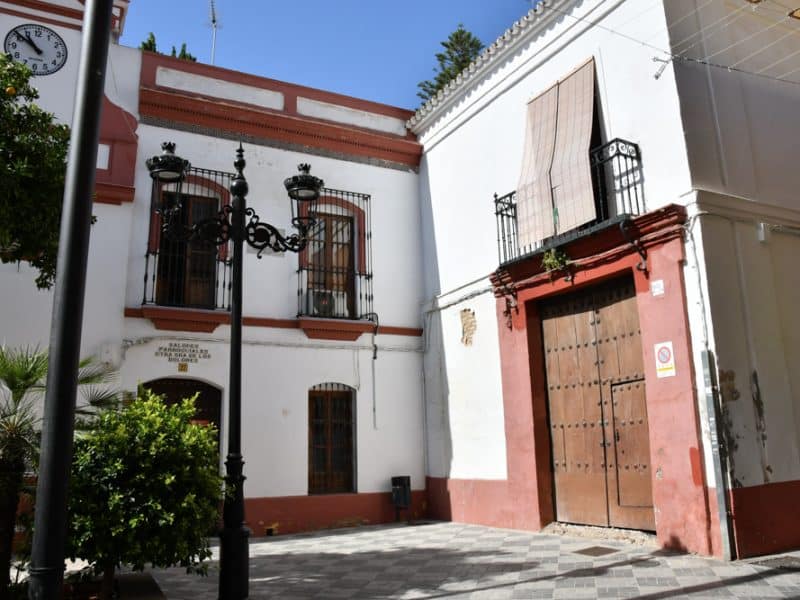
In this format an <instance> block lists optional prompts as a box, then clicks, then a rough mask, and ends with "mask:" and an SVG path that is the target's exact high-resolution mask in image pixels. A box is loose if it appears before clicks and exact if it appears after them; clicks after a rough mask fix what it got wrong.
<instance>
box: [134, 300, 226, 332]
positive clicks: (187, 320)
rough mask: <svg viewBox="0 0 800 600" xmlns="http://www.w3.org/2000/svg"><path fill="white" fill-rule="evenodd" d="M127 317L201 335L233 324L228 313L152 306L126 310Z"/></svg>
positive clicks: (172, 329) (165, 328)
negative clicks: (148, 320) (147, 320)
mask: <svg viewBox="0 0 800 600" xmlns="http://www.w3.org/2000/svg"><path fill="white" fill-rule="evenodd" d="M125 316H126V317H134V318H140V319H141V318H144V319H150V320H151V321H152V322H153V325H155V328H156V329H161V330H165V331H193V332H199V333H211V332H213V331H214V330H215V329H216V328H217V327H219V326H220V325H223V324H224V325H227V324H229V323H230V322H231V315H230V313H229V312H227V311H222V310H203V309H197V308H172V307H165V306H152V305H145V306H142V307H140V308H126V309H125Z"/></svg>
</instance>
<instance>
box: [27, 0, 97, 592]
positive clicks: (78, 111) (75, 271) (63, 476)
mask: <svg viewBox="0 0 800 600" xmlns="http://www.w3.org/2000/svg"><path fill="white" fill-rule="evenodd" d="M111 9H112V2H111V0H90V1H89V2H87V3H86V11H85V15H84V23H83V42H82V45H81V61H80V66H79V68H78V85H77V91H76V95H75V113H74V116H73V119H72V137H71V141H70V150H69V158H68V160H67V165H68V167H67V179H66V182H65V186H64V204H63V207H62V212H61V233H60V237H59V247H58V263H57V268H56V285H55V290H54V295H53V316H52V323H51V326H50V350H49V356H50V364H49V367H48V370H47V391H46V393H45V400H44V418H43V420H42V450H41V456H40V461H39V465H40V467H39V478H38V482H37V484H36V511H35V513H34V520H35V525H34V531H33V548H32V551H31V568H30V583H29V587H28V598H31V599H32V600H50V599H51V598H59V597H60V596H61V582H62V580H63V577H64V542H65V540H66V532H67V486H68V482H69V471H70V464H71V462H72V435H73V428H74V423H73V421H74V418H75V397H76V393H77V392H76V390H77V386H78V380H77V377H78V362H79V356H80V346H81V326H82V323H83V303H84V297H85V292H86V263H87V259H88V255H89V229H90V223H91V217H92V191H93V189H94V179H95V170H96V167H97V140H98V137H99V133H100V107H101V106H102V101H103V86H104V81H105V74H106V58H107V56H108V41H109V37H110V35H111Z"/></svg>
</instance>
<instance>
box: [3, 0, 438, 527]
mask: <svg viewBox="0 0 800 600" xmlns="http://www.w3.org/2000/svg"><path fill="white" fill-rule="evenodd" d="M127 5H128V3H127V2H126V1H120V2H117V3H116V4H115V14H116V15H117V19H116V23H117V25H116V27H117V36H118V34H119V29H120V28H121V27H122V25H123V24H124V17H125V13H126V11H127V8H128V6H127ZM82 12H83V4H82V3H81V2H78V1H74V2H53V3H49V2H11V3H8V2H4V3H0V23H1V24H2V28H3V31H4V35H5V34H6V33H8V32H11V31H13V30H14V29H15V28H17V27H19V26H21V25H25V24H35V25H36V26H37V27H40V28H41V29H40V31H42V32H43V34H44V35H50V34H56V35H58V36H60V37H61V38H62V39H63V41H64V44H65V46H66V52H67V53H68V58H67V61H66V63H65V64H64V66H63V67H62V68H61V69H60V70H58V71H57V72H53V73H51V74H48V75H46V76H37V77H36V78H35V80H34V84H35V85H36V86H37V87H38V89H39V90H40V93H41V100H40V104H41V105H42V106H43V107H44V108H45V109H47V110H50V111H52V112H54V113H55V114H56V116H57V117H58V118H59V120H61V121H63V122H67V123H69V121H70V119H71V114H72V111H73V106H72V104H71V103H72V98H73V95H74V88H75V80H76V76H77V65H78V61H79V51H80V37H81V18H82ZM411 114H412V113H411V112H409V111H405V110H402V109H398V108H393V107H389V106H385V105H380V104H376V103H372V102H366V101H362V100H357V99H354V98H348V97H344V96H341V95H336V94H330V93H327V92H322V91H319V90H313V89H309V88H304V87H301V86H295V85H292V84H286V83H283V82H277V81H272V80H268V79H264V78H260V77H254V76H250V75H246V74H242V73H236V72H233V71H228V70H225V69H220V68H215V67H211V66H207V65H201V64H196V63H190V62H187V61H181V60H177V59H173V58H170V57H166V56H161V55H156V54H152V53H146V52H145V53H143V52H141V51H139V50H136V49H131V48H125V47H122V46H119V45H117V44H112V46H111V48H110V56H109V61H108V72H107V76H106V90H105V100H104V109H103V115H102V125H101V135H100V148H99V153H98V154H99V157H98V170H97V186H96V193H95V199H94V208H93V213H94V215H95V216H96V217H97V222H96V224H95V225H94V226H93V228H92V239H91V248H90V258H89V265H88V269H87V279H88V281H87V292H86V308H85V313H84V329H83V336H82V355H83V356H90V355H93V356H96V357H98V358H99V359H100V360H103V361H106V362H109V363H111V364H112V365H114V366H115V367H117V368H118V369H119V372H120V386H121V388H122V389H123V390H125V391H126V392H130V393H135V391H136V389H137V387H138V386H139V385H145V386H148V387H150V388H152V389H154V390H155V391H157V392H159V393H163V394H165V395H166V397H167V399H168V400H169V401H174V400H177V399H179V398H181V397H185V396H187V395H191V394H193V393H199V394H200V396H199V398H198V405H199V408H198V415H197V418H198V420H201V421H212V422H214V423H216V424H217V426H218V427H219V428H220V429H221V433H222V435H221V436H220V438H221V449H220V456H221V460H222V458H224V456H225V453H226V447H225V446H226V436H225V430H226V426H227V419H228V412H227V404H228V403H227V393H228V392H227V390H228V362H229V337H230V336H229V321H230V314H229V307H230V276H231V265H230V258H229V256H228V251H227V248H225V247H220V248H217V247H214V246H211V245H206V244H200V243H190V244H185V243H173V242H171V241H170V240H168V239H167V238H166V237H165V236H162V235H159V225H160V223H158V220H159V217H158V213H157V212H156V210H157V209H159V208H161V204H160V203H161V202H162V200H164V199H166V198H168V197H169V195H170V194H173V195H174V193H175V190H174V189H167V188H165V189H163V190H160V189H157V188H154V186H153V184H152V182H151V178H150V175H149V172H148V169H147V167H146V165H145V162H146V160H147V159H148V158H150V157H152V156H153V155H157V154H160V153H161V144H162V142H167V141H168V142H172V143H174V144H176V151H177V153H178V154H180V155H181V156H182V157H183V158H185V159H187V160H189V161H190V162H191V165H192V167H191V169H190V171H189V176H188V178H187V182H186V183H185V184H184V186H183V188H182V191H181V194H182V197H183V203H184V204H185V206H186V212H187V213H189V212H191V215H192V217H193V218H197V217H208V216H211V215H213V214H214V213H216V211H217V210H219V209H220V208H221V207H222V206H223V205H224V204H225V203H227V202H228V201H229V196H230V193H229V191H228V187H229V183H230V178H231V176H232V174H233V172H234V169H233V161H234V159H235V157H236V154H235V150H236V149H237V147H238V145H239V143H240V141H241V142H242V143H243V146H244V157H245V160H246V163H247V164H246V166H245V169H244V175H245V177H246V178H247V180H248V183H249V189H250V193H249V195H248V206H249V207H250V208H252V209H254V210H255V212H256V213H257V214H258V216H259V217H260V218H261V219H262V220H263V221H266V222H268V223H271V224H273V225H274V226H275V227H277V228H278V229H279V230H280V231H282V232H283V233H284V234H285V235H290V234H291V233H293V229H292V226H291V213H290V210H289V208H290V204H289V199H288V197H287V195H286V191H285V189H284V186H283V180H284V179H285V178H286V177H289V176H291V175H294V174H295V173H297V165H298V164H299V163H311V165H312V174H314V175H317V176H318V177H320V178H322V179H324V181H325V187H324V189H323V191H322V197H321V200H320V203H319V207H318V211H319V216H320V220H321V221H323V223H324V225H323V226H321V227H318V228H317V230H316V232H315V234H314V238H313V241H312V242H311V244H310V245H309V247H308V249H307V250H306V251H304V252H303V253H301V254H300V255H298V254H294V253H291V252H287V253H283V254H280V253H275V252H266V253H264V255H263V256H262V257H261V258H260V259H259V258H258V257H257V255H256V253H255V252H248V253H247V254H246V256H245V265H244V271H245V274H244V300H243V310H244V333H243V365H242V369H243V390H242V397H243V415H242V440H243V442H242V445H243V448H242V449H243V455H244V457H245V461H246V466H245V475H246V477H247V483H246V488H245V496H246V512H247V522H248V525H249V527H250V528H251V529H252V530H253V532H254V535H266V534H267V533H269V534H272V533H276V534H277V533H285V532H291V531H298V530H309V529H316V528H320V527H330V526H334V525H337V524H338V525H343V524H362V523H374V522H381V521H386V520H393V519H394V518H395V510H394V507H393V505H392V503H391V501H390V495H389V493H388V492H389V490H390V485H391V477H392V476H409V477H410V481H411V488H412V490H413V493H412V498H413V500H414V506H413V509H412V510H413V511H415V514H417V515H419V514H422V513H421V511H422V510H423V509H424V500H423V496H424V486H425V474H424V459H423V450H422V448H423V433H422V429H421V427H420V423H421V422H422V403H421V391H420V390H421V381H420V372H421V369H420V365H421V360H422V342H421V340H422V337H421V334H422V331H421V327H420V325H421V323H420V316H419V310H418V307H419V305H420V302H421V293H422V286H421V276H420V273H421V260H422V258H421V255H420V250H419V247H420V244H419V241H418V239H416V238H415V234H414V232H416V231H418V230H419V210H418V203H417V189H418V175H417V173H416V170H417V165H418V163H419V156H420V154H421V148H420V146H419V144H417V143H416V141H415V140H414V138H413V136H411V135H409V134H408V133H407V131H406V128H405V121H406V120H407V119H408V118H409V117H410V116H411ZM33 276H34V275H33V273H32V272H31V270H29V269H28V268H27V267H26V266H24V265H20V266H18V265H11V264H7V265H3V266H2V275H0V277H2V281H3V283H2V286H0V290H1V291H0V294H2V298H3V299H2V302H3V306H5V307H6V310H4V311H3V312H4V314H3V327H2V339H3V343H4V344H6V345H9V346H27V345H36V344H38V345H39V346H41V347H45V346H46V344H47V340H48V334H49V314H50V309H51V303H52V294H51V293H50V292H46V291H38V290H36V288H35V285H34V283H33Z"/></svg>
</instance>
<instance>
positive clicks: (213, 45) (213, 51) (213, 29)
mask: <svg viewBox="0 0 800 600" xmlns="http://www.w3.org/2000/svg"><path fill="white" fill-rule="evenodd" d="M209 8H210V10H211V64H212V65H213V64H214V55H215V54H216V51H217V7H216V5H215V4H214V0H209Z"/></svg>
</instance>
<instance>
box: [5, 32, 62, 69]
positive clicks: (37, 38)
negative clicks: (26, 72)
mask: <svg viewBox="0 0 800 600" xmlns="http://www.w3.org/2000/svg"><path fill="white" fill-rule="evenodd" d="M3 49H4V50H5V51H6V53H7V54H10V55H11V58H13V59H14V60H16V61H17V62H21V63H25V64H26V65H28V67H29V68H30V70H31V71H32V72H33V74H34V75H50V73H55V72H56V71H58V70H59V69H60V68H61V67H63V66H64V63H65V62H67V46H66V44H65V43H64V40H63V39H61V36H60V35H58V34H57V33H56V32H55V31H53V30H52V29H50V28H49V27H45V26H44V25H37V24H35V23H25V24H23V25H17V26H16V27H14V29H12V30H11V31H9V32H8V35H6V40H5V42H4V44H3Z"/></svg>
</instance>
